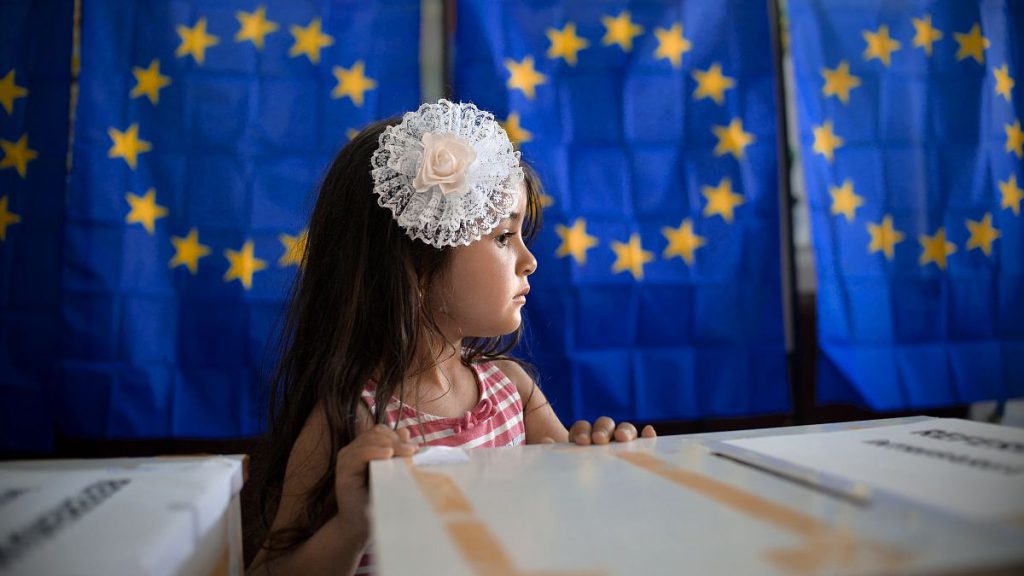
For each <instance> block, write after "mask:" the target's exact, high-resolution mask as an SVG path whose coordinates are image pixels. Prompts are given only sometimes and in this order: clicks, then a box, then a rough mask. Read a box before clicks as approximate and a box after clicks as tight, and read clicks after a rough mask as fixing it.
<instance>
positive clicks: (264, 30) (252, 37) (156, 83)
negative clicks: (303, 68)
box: [0, 5, 377, 290]
mask: <svg viewBox="0 0 1024 576" xmlns="http://www.w3.org/2000/svg"><path fill="white" fill-rule="evenodd" d="M235 19H236V20H237V21H238V28H237V30H236V31H235V34H234V36H233V40H234V42H236V43H251V44H252V46H253V48H254V49H255V50H257V51H262V50H263V49H264V47H265V46H266V40H267V37H268V36H270V35H272V34H283V33H284V32H283V30H284V27H283V26H282V24H281V23H279V22H275V21H273V20H272V19H271V18H270V17H269V15H268V14H267V8H266V6H262V5H261V6H258V7H257V8H256V9H255V10H252V11H251V12H247V11H244V10H238V11H236V12H235ZM175 30H176V32H177V35H178V38H179V44H178V46H177V49H176V50H175V53H174V55H175V57H176V58H180V59H191V60H192V61H193V62H194V63H195V65H196V66H203V65H204V64H205V62H206V56H207V51H208V50H211V49H214V48H215V47H216V46H218V45H220V44H221V42H222V39H221V38H220V37H219V36H217V35H214V34H213V33H211V31H210V30H209V28H208V22H207V19H206V18H205V17H200V18H198V19H196V20H195V21H194V22H193V23H192V25H191V26H188V25H184V24H181V25H178V26H176V28H175ZM287 31H288V34H290V35H291V40H292V43H291V46H290V47H289V49H288V56H289V57H291V58H297V59H305V60H307V61H308V62H309V63H310V64H312V65H319V64H320V61H321V52H322V51H323V50H324V49H325V48H328V47H330V46H332V45H334V43H335V39H334V37H333V36H331V35H330V34H327V33H326V32H324V30H323V22H322V20H321V19H320V18H313V19H311V20H310V21H309V22H307V23H305V24H304V25H301V24H292V25H290V26H288V27H287ZM331 72H332V74H333V76H334V79H335V81H336V83H335V85H334V87H333V89H332V90H331V97H332V98H333V99H337V100H343V99H348V100H349V101H350V102H351V104H352V105H354V106H355V107H362V106H363V104H364V102H365V98H366V93H367V92H369V91H371V90H375V89H376V88H377V82H376V80H375V79H373V78H371V77H369V76H367V73H366V72H367V71H366V63H365V62H364V61H363V60H356V61H355V62H353V63H352V64H351V65H350V66H348V67H345V66H333V67H332V69H331ZM132 75H133V76H134V79H135V85H134V86H133V87H132V89H131V92H130V94H129V97H130V98H145V99H147V100H148V101H149V102H150V104H152V105H153V106H159V104H160V94H161V91H162V90H164V89H167V88H169V87H171V86H172V85H173V79H172V78H171V77H169V76H167V75H165V74H163V73H162V71H161V62H160V60H159V59H158V58H154V59H152V60H151V61H150V62H149V65H148V66H146V67H142V66H135V67H133V69H132ZM9 77H10V80H8V79H6V78H5V79H4V80H0V103H2V104H3V105H4V107H5V108H9V104H8V102H9V100H13V99H14V98H18V97H20V96H23V95H24V93H23V92H19V90H20V89H19V88H17V87H16V86H15V87H14V88H11V87H9V86H8V85H7V84H5V82H9V83H10V85H11V86H14V80H13V72H12V73H11V74H9ZM351 132H352V131H351V130H349V132H348V133H349V137H350V138H351V136H352V134H351ZM107 134H108V136H109V137H110V141H111V146H110V149H109V150H108V151H107V157H108V158H110V159H112V160H113V159H121V160H124V162H125V164H126V165H127V166H128V168H129V169H131V170H135V169H136V168H137V167H138V163H139V159H140V156H141V155H143V154H146V153H148V152H150V151H152V150H153V145H152V144H151V143H150V142H148V141H147V140H145V139H144V137H143V134H142V129H141V128H140V126H139V124H138V123H131V124H129V125H128V126H127V127H118V126H111V127H110V128H108V130H107ZM0 144H3V146H4V150H5V151H6V150H7V149H8V147H10V149H11V150H12V152H11V153H10V154H9V157H10V160H7V159H6V157H5V160H4V161H3V162H4V164H2V166H3V167H6V164H7V163H10V165H11V166H13V167H15V168H16V169H17V170H18V172H19V174H22V175H23V173H24V170H25V165H26V164H27V162H29V161H30V160H32V159H33V158H34V157H35V156H34V155H35V152H34V151H32V150H29V149H28V148H27V142H26V141H25V138H24V137H23V138H22V139H21V140H20V141H18V142H17V143H7V142H0ZM125 201H126V202H127V204H128V213H127V215H126V216H125V223H127V224H139V225H141V226H142V227H143V229H144V230H145V231H146V233H147V234H148V235H150V236H152V235H154V234H155V232H156V228H157V222H158V221H159V220H160V219H161V218H165V217H166V216H167V215H168V214H169V210H168V208H167V207H166V206H162V205H160V204H159V203H158V191H157V190H156V189H155V188H149V189H148V190H146V192H145V193H144V194H141V195H139V194H134V193H132V192H128V193H126V194H125ZM6 206H7V201H6V198H4V199H3V200H0V239H2V238H3V234H4V230H5V226H6V224H5V222H6V223H11V222H17V220H16V218H17V215H7V212H6ZM5 218H6V220H5ZM12 219H15V220H12ZM170 241H171V245H172V246H173V248H174V255H173V256H172V257H171V259H170V261H169V262H168V266H169V267H170V268H178V267H183V268H184V269H186V270H188V272H189V273H190V274H192V275H195V274H197V273H198V270H199V263H200V260H201V259H203V258H206V257H208V256H210V255H211V254H213V249H212V248H211V247H210V246H209V245H207V244H204V243H203V242H202V240H201V238H200V232H199V230H198V229H196V228H195V227H193V228H191V229H190V230H189V232H188V234H186V235H185V236H174V235H172V236H171V238H170ZM278 241H279V242H280V244H281V248H282V251H281V255H280V257H279V258H278V259H277V265H278V266H279V267H282V268H284V267H289V266H301V265H302V262H303V257H304V254H305V249H306V242H307V231H305V230H302V231H299V232H298V233H297V234H294V235H292V234H285V233H282V234H279V235H278ZM223 256H224V258H225V259H226V260H227V263H228V269H227V271H226V272H225V273H224V276H223V280H224V281H225V282H232V281H235V280H237V281H238V282H239V283H240V284H241V285H242V287H243V288H245V289H246V290H249V289H251V288H252V283H253V277H254V275H255V274H256V273H257V272H259V271H261V270H266V269H267V268H268V267H269V266H270V265H269V264H268V262H267V261H266V260H264V259H261V258H259V257H257V255H256V250H255V244H254V242H253V240H251V239H247V240H245V242H244V243H243V244H242V246H241V247H239V248H238V249H237V250H236V249H230V248H229V249H226V250H224V251H223Z"/></svg>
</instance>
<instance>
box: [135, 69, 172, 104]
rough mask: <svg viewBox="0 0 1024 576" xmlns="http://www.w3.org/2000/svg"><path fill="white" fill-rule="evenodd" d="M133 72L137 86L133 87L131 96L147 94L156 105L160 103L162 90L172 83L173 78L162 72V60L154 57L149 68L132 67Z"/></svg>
mask: <svg viewBox="0 0 1024 576" xmlns="http://www.w3.org/2000/svg"><path fill="white" fill-rule="evenodd" d="M132 74H134V75H135V82H136V84H135V87H134V88H132V93H131V97H132V98H138V97H140V96H145V97H147V98H149V101H150V102H151V103H152V104H153V105H154V106H155V105H157V104H159V103H160V90H162V89H164V88H166V87H167V86H169V85H170V84H171V79H170V78H168V77H167V76H164V75H163V74H161V73H160V61H159V60H157V59H156V58H153V61H152V62H150V63H149V68H140V67H139V66H134V67H132Z"/></svg>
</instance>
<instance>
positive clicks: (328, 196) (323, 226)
mask: <svg viewBox="0 0 1024 576" xmlns="http://www.w3.org/2000/svg"><path fill="white" fill-rule="evenodd" d="M398 122H399V119H398V118H393V119H390V120H385V121H381V122H377V123H375V124H372V125H370V126H368V127H367V128H365V129H364V130H363V131H362V132H360V133H359V134H358V135H357V136H356V137H355V138H353V139H352V141H351V142H349V143H348V144H347V145H345V146H344V147H343V148H342V149H341V151H339V152H338V154H337V156H336V157H335V158H334V161H333V162H332V163H331V166H330V169H329V170H328V172H327V174H326V176H325V177H324V179H323V181H322V183H321V185H320V189H319V193H318V197H317V201H316V205H315V207H314V209H313V213H312V216H311V217H310V221H309V230H308V243H307V246H306V252H305V255H304V258H303V267H302V269H301V271H300V273H299V274H298V276H297V277H296V280H295V283H294V285H293V286H292V290H291V295H290V301H289V308H288V311H287V316H286V317H285V320H284V327H283V330H282V336H281V339H280V342H279V345H280V351H279V358H280V359H279V361H278V364H277V367H276V370H275V371H274V374H273V376H272V378H271V380H270V388H271V389H270V394H269V406H268V408H269V419H270V423H269V435H268V437H267V440H266V444H265V449H264V451H265V453H264V455H263V459H264V462H263V466H262V468H263V475H264V476H265V477H264V478H263V481H264V484H263V489H262V491H261V492H260V498H259V500H260V502H259V505H258V509H259V511H260V527H259V530H260V532H262V533H263V534H267V533H268V530H269V528H270V525H271V522H272V521H273V518H274V516H275V514H276V511H277V507H278V505H279V503H280V499H281V490H282V487H283V484H284V475H285V469H286V467H287V464H288V457H289V454H290V453H291V449H292V446H293V444H294V443H295V441H296V439H297V438H298V436H299V432H300V431H301V430H302V428H303V426H304V424H305V422H306V420H307V418H308V417H309V415H310V413H312V411H313V409H314V407H315V406H316V405H317V403H321V404H322V406H323V409H324V413H325V415H326V420H327V428H328V431H329V436H330V458H331V459H330V464H329V465H328V466H327V469H326V471H325V472H324V475H323V476H322V477H321V478H320V479H319V480H318V481H317V482H316V484H315V485H314V487H313V489H312V490H311V491H310V492H309V494H308V497H307V501H306V506H305V511H304V512H305V513H304V514H303V515H302V516H301V518H300V520H299V521H298V522H297V523H296V524H295V525H292V526H286V527H283V528H281V529H278V530H275V531H274V532H270V533H269V534H268V537H267V538H266V539H264V540H263V547H264V548H265V549H266V550H267V552H268V553H270V554H272V555H276V554H278V553H281V552H285V551H288V550H291V549H293V548H295V547H297V546H298V545H299V544H301V543H302V542H303V541H304V540H306V539H308V538H309V537H310V536H312V535H313V533H314V532H316V531H317V530H318V529H319V528H320V527H321V526H323V525H324V523H326V522H327V521H328V520H329V519H330V518H331V517H332V516H333V515H334V514H335V513H336V512H337V503H336V502H335V498H334V468H335V460H336V457H337V452H338V450H340V449H341V448H342V447H344V446H345V445H346V444H348V443H349V442H351V441H352V439H353V438H354V437H355V435H356V433H357V425H358V422H357V412H356V409H357V406H358V404H359V402H360V395H361V393H362V391H363V388H364V387H365V386H366V384H367V382H368V380H369V379H370V378H371V377H372V378H374V379H375V381H376V402H377V404H376V405H378V406H384V405H386V404H387V402H388V401H389V400H390V398H391V397H392V396H397V397H399V398H404V397H405V395H404V390H403V385H404V382H405V377H406V374H407V373H408V372H409V371H411V370H414V369H416V368H417V367H418V363H421V362H422V359H421V358H418V357H417V354H418V353H422V349H421V347H422V346H423V344H424V339H425V337H428V336H437V335H440V331H439V329H438V326H437V323H436V322H435V321H434V319H433V317H432V315H431V307H430V305H429V302H427V301H425V299H426V298H427V295H428V294H429V287H430V284H431V282H433V281H434V280H435V279H436V278H437V277H438V275H439V274H441V273H442V272H443V271H444V270H445V267H446V266H447V265H448V262H449V259H450V256H451V250H450V249H437V248H434V247H433V246H430V245H428V244H426V243H424V242H420V241H414V240H411V239H410V238H409V237H408V236H406V234H405V232H404V231H403V230H402V229H401V228H400V227H399V226H398V224H397V223H396V222H395V221H394V219H393V218H392V215H391V212H390V211H389V210H388V209H386V208H382V207H381V206H379V205H378V204H377V196H376V195H375V194H374V193H373V180H372V177H371V175H370V158H371V156H372V155H373V152H374V151H375V150H376V149H377V141H378V137H379V136H380V134H381V133H382V132H383V131H384V129H385V128H386V127H387V126H390V125H393V124H397V123H398ZM523 169H524V171H525V173H526V191H527V202H526V214H524V218H525V220H524V225H523V236H524V238H525V240H526V241H527V243H529V242H530V241H532V239H533V238H534V236H535V235H536V233H537V231H538V229H539V227H540V218H541V206H540V196H541V194H542V189H541V186H540V181H539V179H538V178H537V176H536V174H535V173H534V172H533V170H532V169H530V167H529V166H527V165H525V164H524V165H523ZM521 333H522V327H520V328H519V329H518V330H516V332H514V333H512V334H509V335H505V336H501V337H495V338H475V339H472V340H467V341H465V342H463V345H464V349H463V350H462V351H458V352H457V353H461V355H462V356H461V361H462V363H463V364H465V365H467V366H468V365H469V364H471V363H473V362H479V361H484V360H493V359H505V358H508V359H511V358H509V357H508V356H507V354H508V352H509V351H511V350H512V349H513V348H514V347H515V346H516V345H517V344H518V342H519V339H520V335H521ZM452 352H453V353H456V351H452ZM513 360H514V359H513ZM516 361H517V362H519V361H518V360H516ZM520 364H523V363H522V362H520ZM524 367H526V368H527V370H528V371H529V372H530V373H531V374H532V369H530V367H529V366H528V365H524ZM419 368H420V369H422V366H419ZM535 380H536V379H535ZM384 412H385V411H383V410H377V411H376V414H375V415H374V418H375V421H376V422H377V423H380V422H382V421H383V418H384ZM255 465H256V466H259V465H258V464H255Z"/></svg>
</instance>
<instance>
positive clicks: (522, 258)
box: [430, 185, 537, 339]
mask: <svg viewBox="0 0 1024 576" xmlns="http://www.w3.org/2000/svg"><path fill="white" fill-rule="evenodd" d="M525 212H526V186H525V185H520V189H519V201H518V203H517V205H516V207H515V208H513V210H512V214H511V215H510V216H509V218H506V219H505V220H502V221H501V222H500V223H498V226H497V227H495V229H494V230H493V231H491V233H490V234H488V235H486V236H482V237H481V238H480V240H477V241H476V242H473V243H472V244H470V245H469V246H459V247H456V248H453V249H452V255H451V260H450V262H449V265H448V267H447V269H446V270H445V272H444V273H443V274H442V275H441V277H440V278H439V279H438V281H437V282H434V283H433V286H432V289H431V294H430V296H431V299H430V301H431V302H433V303H434V313H435V314H434V316H435V318H436V319H437V322H438V325H439V326H440V328H441V329H442V330H443V331H444V333H445V334H446V335H447V336H448V337H450V338H452V339H458V338H463V337H466V338H469V337H491V336H500V335H502V334H508V333H510V332H514V331H515V330H516V329H517V328H519V325H520V324H521V323H522V316H521V314H520V310H521V309H522V307H523V305H524V304H526V294H527V293H528V292H529V291H530V283H529V281H528V280H527V277H528V276H529V275H530V274H533V272H534V270H536V269H537V259H536V258H534V257H533V254H531V253H530V251H529V250H528V249H527V248H526V244H525V243H524V241H523V234H522V227H523V216H524V214H525Z"/></svg>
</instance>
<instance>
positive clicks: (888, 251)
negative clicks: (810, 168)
mask: <svg viewBox="0 0 1024 576" xmlns="http://www.w3.org/2000/svg"><path fill="white" fill-rule="evenodd" d="M911 24H912V25H913V28H914V37H913V38H912V39H911V41H910V49H920V50H922V51H923V52H924V54H925V56H926V57H929V58H930V57H931V56H932V55H933V52H934V50H935V46H936V43H937V42H942V41H943V40H945V38H946V34H945V33H944V32H943V31H942V30H939V29H937V28H936V27H935V26H934V24H933V23H932V17H931V15H930V14H924V15H922V16H921V17H919V18H913V19H912V21H911ZM861 37H862V38H863V40H864V44H865V48H864V52H863V53H862V58H863V60H864V61H865V62H872V61H876V60H877V61H878V62H879V63H880V64H881V66H882V67H883V68H889V67H890V66H891V65H892V56H893V54H895V53H896V52H898V51H900V50H902V49H904V48H903V42H900V41H899V40H897V39H895V38H893V37H892V36H891V35H890V32H889V27H888V26H887V25H884V24H883V25H880V26H879V27H878V28H876V29H875V30H863V31H861ZM953 40H954V41H955V42H956V45H957V48H956V56H955V57H956V60H957V61H958V62H965V64H966V65H969V64H971V63H972V62H973V64H975V65H984V64H985V51H986V50H987V49H988V48H989V47H990V46H991V42H990V41H989V40H988V38H986V37H985V36H983V35H982V33H981V26H980V24H977V23H975V24H973V25H972V26H971V27H970V28H969V29H967V30H965V31H958V32H953ZM992 73H993V76H994V83H993V90H994V93H995V96H996V97H997V99H998V98H999V97H1001V98H1002V99H1004V100H1005V101H1006V102H1010V101H1011V93H1012V90H1013V89H1014V86H1015V84H1016V82H1015V80H1014V79H1013V78H1012V77H1011V76H1010V72H1009V66H1008V65H1007V64H1005V63H1004V64H1002V65H1001V66H998V67H995V68H993V70H992ZM821 75H822V78H823V80H824V82H823V84H822V88H821V94H822V96H823V97H824V98H826V99H827V98H830V97H834V98H836V99H838V100H839V102H840V103H841V104H842V105H843V106H846V105H848V104H849V103H850V98H851V93H852V92H853V91H855V90H856V89H857V88H859V87H860V86H861V79H860V78H859V77H857V76H855V75H853V74H852V73H851V72H850V63H849V62H848V61H846V60H841V61H840V62H838V63H837V64H836V65H835V67H834V68H828V67H826V68H823V69H822V70H821ZM1004 131H1005V134H1006V143H1005V151H1006V152H1007V153H1009V154H1012V155H1015V156H1016V157H1017V158H1018V159H1021V158H1022V157H1024V131H1022V129H1021V124H1020V120H1019V119H1018V120H1016V121H1015V122H1014V123H1013V124H1009V123H1008V124H1007V125H1006V126H1005V127H1004ZM812 134H813V138H814V142H813V145H812V150H813V152H814V153H815V154H820V155H821V156H822V157H824V158H825V161H826V162H828V163H829V164H832V162H833V161H834V160H835V154H836V151H837V150H839V149H840V148H842V147H843V145H844V140H843V138H842V136H840V135H838V134H836V131H835V126H834V125H833V123H832V121H831V120H823V121H822V122H821V124H819V125H816V126H812ZM998 188H999V193H1000V197H1001V198H1000V209H1002V210H1009V211H1011V212H1012V213H1013V215H1014V216H1019V215H1020V209H1021V201H1022V200H1024V191H1022V190H1021V188H1020V185H1019V184H1018V182H1017V175H1016V174H1009V175H1008V176H1006V179H1005V180H999V181H998ZM829 196H830V197H831V207H830V213H831V215H832V216H834V217H837V218H838V217H842V218H843V219H844V220H845V221H846V222H847V223H853V222H854V221H856V214H857V210H858V209H859V208H860V207H862V206H863V205H864V203H865V200H864V197H863V196H861V195H859V194H857V192H856V190H855V184H854V182H853V180H851V179H846V180H844V181H843V183H842V184H841V185H839V186H830V187H829ZM964 225H965V227H966V228H967V232H968V239H967V242H966V244H965V245H964V248H965V250H966V251H967V252H970V251H971V250H980V251H981V252H982V253H983V254H984V255H985V256H986V257H988V256H991V255H992V245H993V243H994V242H995V241H996V240H998V239H999V238H1000V237H1001V236H1002V233H1001V232H1000V231H999V230H998V229H996V228H995V227H994V226H993V224H992V213H991V212H986V213H985V214H984V215H983V216H982V218H981V219H980V220H971V219H970V218H967V219H965V221H964ZM867 231H868V235H869V236H870V239H869V241H868V247H867V250H868V252H869V253H871V254H874V253H881V255H882V256H883V257H884V258H885V259H886V260H889V261H891V260H893V258H894V257H895V254H896V246H897V245H898V244H900V243H902V242H904V241H905V240H907V237H906V234H905V233H904V232H902V231H900V230H897V229H896V227H895V225H894V223H893V218H892V215H891V214H884V215H883V216H882V219H881V220H880V221H878V222H868V223H867ZM917 242H918V245H919V246H920V256H919V258H918V264H919V265H920V266H928V265H931V264H934V265H935V266H937V267H938V268H939V269H940V270H945V269H946V267H947V266H948V263H949V258H950V257H951V256H952V255H953V254H955V253H957V251H958V249H959V248H958V246H957V245H956V244H955V243H954V242H950V241H949V240H948V239H947V238H946V229H945V228H944V227H940V228H938V229H936V230H934V231H933V232H932V233H931V234H920V235H919V236H918V238H917Z"/></svg>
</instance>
